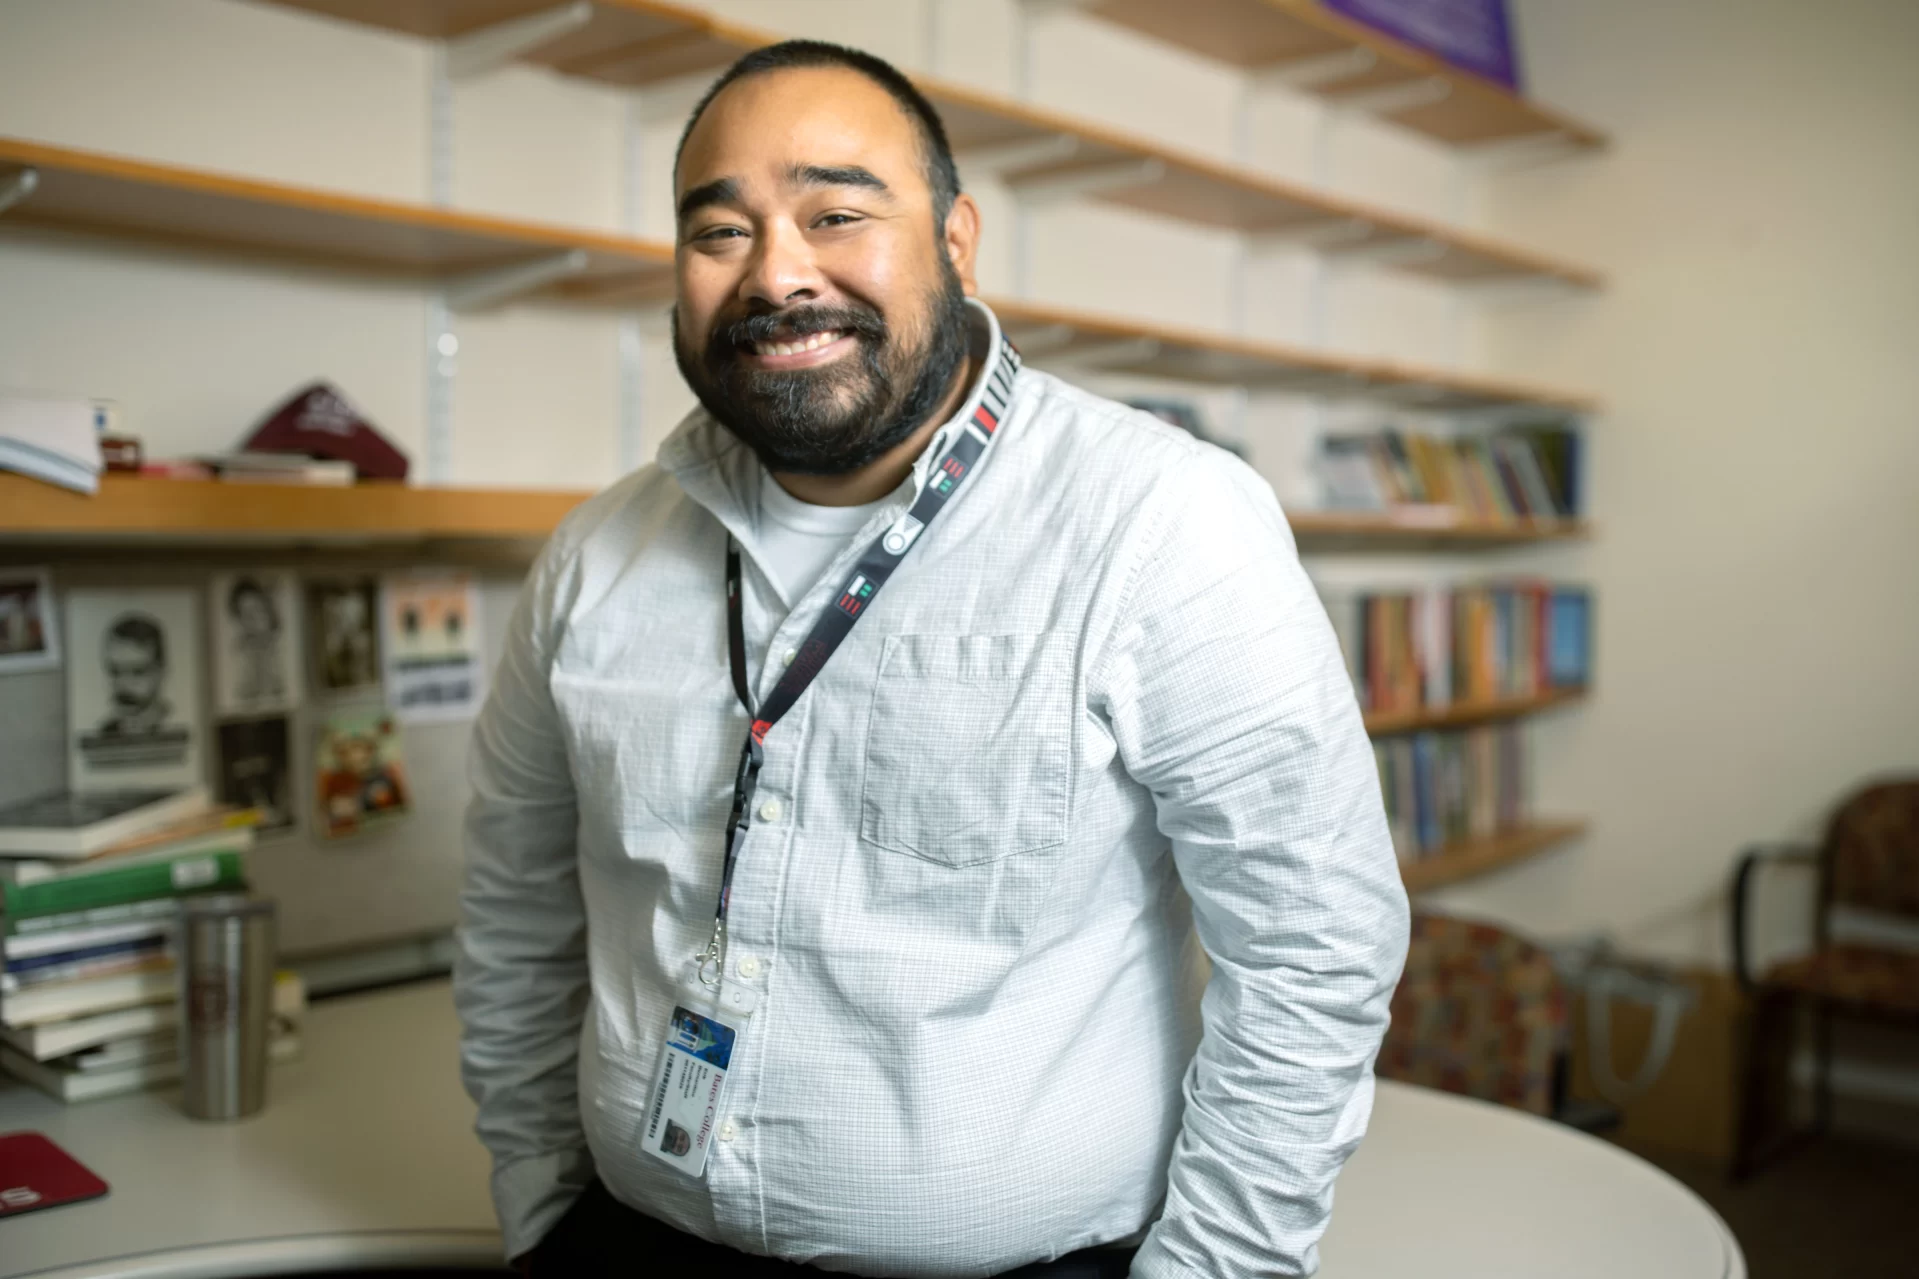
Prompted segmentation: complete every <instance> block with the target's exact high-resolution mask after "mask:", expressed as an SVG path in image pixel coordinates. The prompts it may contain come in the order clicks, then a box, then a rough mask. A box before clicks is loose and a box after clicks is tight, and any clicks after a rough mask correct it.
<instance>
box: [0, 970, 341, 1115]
mask: <svg viewBox="0 0 1919 1279" xmlns="http://www.w3.org/2000/svg"><path fill="white" fill-rule="evenodd" d="M306 1008H307V999H306V987H305V986H304V984H303V983H302V982H301V981H300V979H299V977H298V976H297V975H295V974H293V973H290V972H281V973H278V974H276V975H275V978H274V983H273V1004H272V1010H271V1013H272V1023H271V1025H270V1026H269V1027H268V1032H267V1057H268V1060H270V1061H274V1062H285V1061H292V1060H295V1059H297V1058H298V1057H299V1055H300V1052H301V1048H302V1046H303V1039H302V1036H303V1034H304V1032H305V1023H306ZM179 1024H180V1018H179V1005H178V1002H177V1000H176V1001H170V1002H167V1003H164V1004H149V1005H146V1006H144V1007H141V1008H131V1009H125V1010H122V1011H120V1012H115V1013H105V1014H101V1015H98V1016H94V1017H86V1018H78V1019H74V1020H71V1021H64V1022H52V1023H47V1024H43V1025H38V1026H32V1027H27V1028H23V1029H0V1069H4V1070H5V1071H6V1072H7V1073H8V1074H10V1075H12V1076H14V1077H15V1078H16V1079H19V1080H21V1081H23V1082H25V1083H28V1084H31V1085H32V1086H33V1087H35V1088H38V1089H40V1090H41V1091H42V1092H45V1093H47V1094H49V1095H51V1096H53V1097H55V1098H58V1099H59V1100H61V1101H67V1102H76V1101H91V1100H95V1099H97V1098H101V1097H114V1096H119V1095H121V1094H124V1093H129V1092H135V1091H138V1090H140V1089H142V1088H151V1087H154V1086H155V1085H158V1084H165V1083H171V1082H172V1081H173V1080H175V1079H178V1078H179V1077H180V1055H179V1053H180V1049H179V1038H178V1035H179Z"/></svg>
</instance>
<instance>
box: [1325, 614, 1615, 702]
mask: <svg viewBox="0 0 1919 1279" xmlns="http://www.w3.org/2000/svg"><path fill="white" fill-rule="evenodd" d="M1321 597H1322V599H1323V600H1324V602H1325V605H1326V614H1327V616H1328V617H1329V618H1331V620H1332V623H1333V630H1334V632H1335V633H1336V634H1337V635H1338V636H1339V643H1340V650H1341V652H1342V653H1344V655H1345V657H1346V664H1347V670H1348V673H1349V674H1350V675H1351V676H1352V679H1353V688H1354V690H1355V692H1357V693H1358V695H1359V703H1360V707H1361V709H1363V710H1365V711H1366V712H1367V713H1368V714H1381V715H1397V714H1409V713H1412V712H1415V711H1419V710H1440V709H1444V708H1446V707H1449V706H1454V705H1460V704H1466V705H1481V704H1484V703H1487V702H1499V701H1506V700H1510V699H1515V698H1531V697H1539V696H1542V695H1544V694H1546V693H1548V692H1558V691H1563V690H1569V689H1580V688H1584V687H1585V686H1586V683H1587V681H1588V679H1589V678H1590V676H1591V665H1592V640H1591V627H1592V597H1591V595H1590V594H1589V593H1588V592H1587V591H1585V590H1582V589H1579V588H1575V587H1566V586H1552V585H1547V584H1545V583H1543V582H1508V583H1500V584H1494V585H1484V586H1479V585H1475V586H1432V587H1426V588H1423V589H1419V590H1401V591H1342V590H1322V591H1321Z"/></svg>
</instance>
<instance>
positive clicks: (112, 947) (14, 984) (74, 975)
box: [0, 931, 172, 998]
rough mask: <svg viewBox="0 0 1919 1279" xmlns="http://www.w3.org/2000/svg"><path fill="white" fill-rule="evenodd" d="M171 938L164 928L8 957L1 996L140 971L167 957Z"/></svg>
mask: <svg viewBox="0 0 1919 1279" xmlns="http://www.w3.org/2000/svg"><path fill="white" fill-rule="evenodd" d="M171 940H172V938H171V936H170V935H169V933H168V932H166V931H161V932H157V933H154V934H152V935H150V936H146V937H133V938H129V939H127V940H124V941H114V942H107V943H105V944H103V945H92V946H81V947H78V948H77V949H74V950H66V951H58V952H55V953H52V954H44V955H30V956H25V957H22V958H19V959H13V958H9V959H7V960H5V961H4V962H5V968H4V971H0V998H4V996H6V995H8V994H11V993H13V992H14V991H16V990H31V989H34V988H35V987H39V986H45V985H48V984H49V983H52V982H64V981H75V980H78V979H80V978H85V977H99V976H103V975H105V974H108V973H116V972H127V971H133V970H137V969H138V968H140V967H142V966H143V965H145V964H146V962H147V961H149V960H151V959H155V958H159V957H164V956H166V955H167V954H168V953H169V950H170V943H171Z"/></svg>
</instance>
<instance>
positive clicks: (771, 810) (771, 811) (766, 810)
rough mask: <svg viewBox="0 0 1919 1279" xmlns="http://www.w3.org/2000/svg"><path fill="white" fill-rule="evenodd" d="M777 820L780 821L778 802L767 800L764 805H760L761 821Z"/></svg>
mask: <svg viewBox="0 0 1919 1279" xmlns="http://www.w3.org/2000/svg"><path fill="white" fill-rule="evenodd" d="M779 819H780V801H779V800H777V799H769V800H767V801H766V802H765V803H764V804H761V805H760V820H761V821H763V822H776V821H778V820H779Z"/></svg>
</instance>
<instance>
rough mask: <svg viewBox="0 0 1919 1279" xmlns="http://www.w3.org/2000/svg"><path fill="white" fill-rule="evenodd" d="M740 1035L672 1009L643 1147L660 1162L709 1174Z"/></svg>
mask: <svg viewBox="0 0 1919 1279" xmlns="http://www.w3.org/2000/svg"><path fill="white" fill-rule="evenodd" d="M737 1037H738V1032H737V1031H735V1030H734V1028H733V1027H731V1026H729V1025H727V1024H726V1023H725V1022H722V1021H720V1020H719V1019H718V1018H716V1017H713V1016H711V1015H710V1014H706V1013H700V1012H695V1011H694V1010H693V1009H690V1008H688V1007H686V1006H685V1005H684V1004H682V1005H679V1006H678V1007H676V1008H674V1009H673V1017H672V1019H671V1020H670V1021H669V1022H667V1028H666V1042H665V1043H664V1044H662V1045H661V1047H660V1069H659V1075H658V1078H657V1079H656V1080H655V1081H654V1084H653V1091H652V1093H651V1096H652V1098H653V1107H652V1110H651V1112H650V1114H649V1116H648V1119H647V1125H646V1136H645V1138H643V1139H642V1141H641V1143H640V1144H641V1146H642V1148H644V1149H645V1150H646V1152H647V1153H648V1154H650V1155H652V1156H653V1157H654V1158H655V1159H659V1160H661V1161H663V1162H664V1163H666V1164H667V1165H668V1166H670V1167H672V1168H674V1169H676V1170H678V1171H680V1172H683V1173H685V1174H686V1175H687V1176H689V1177H698V1176H699V1175H700V1173H701V1172H703V1171H704V1170H705V1168H706V1152H707V1150H708V1148H709V1147H710V1146H711V1145H712V1142H713V1125H714V1123H715V1120H716V1116H718V1114H719V1109H720V1097H721V1094H722V1093H723V1092H724V1091H725V1087H726V1068H727V1066H728V1064H729V1063H731V1061H732V1060H733V1044H734V1041H735V1039H736V1038H737Z"/></svg>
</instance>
